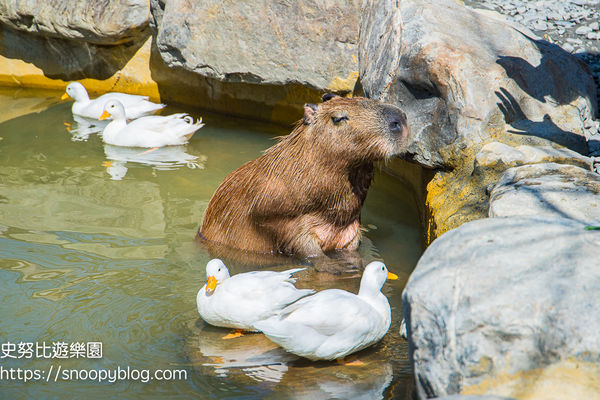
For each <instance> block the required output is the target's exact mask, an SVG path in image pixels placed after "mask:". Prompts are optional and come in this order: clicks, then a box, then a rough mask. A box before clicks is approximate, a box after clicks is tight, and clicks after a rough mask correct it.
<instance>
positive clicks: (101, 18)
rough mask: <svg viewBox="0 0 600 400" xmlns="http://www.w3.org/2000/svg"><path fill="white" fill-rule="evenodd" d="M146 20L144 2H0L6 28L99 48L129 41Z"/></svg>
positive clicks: (148, 11)
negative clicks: (76, 41) (95, 45)
mask: <svg viewBox="0 0 600 400" xmlns="http://www.w3.org/2000/svg"><path fill="white" fill-rule="evenodd" d="M149 17H150V5H149V3H148V0H119V1H90V0H46V1H43V2H42V1H38V0H24V1H23V0H22V1H2V2H0V22H1V23H2V24H4V25H6V26H8V27H10V28H13V29H16V30H19V31H22V32H27V33H33V34H36V35H42V36H46V37H54V38H60V39H75V40H81V41H85V42H89V43H95V44H102V45H107V44H121V43H125V42H130V41H133V40H134V39H136V36H138V35H140V32H141V31H143V30H144V29H146V28H147V26H148V19H149ZM146 36H147V35H146ZM137 39H138V40H139V38H137Z"/></svg>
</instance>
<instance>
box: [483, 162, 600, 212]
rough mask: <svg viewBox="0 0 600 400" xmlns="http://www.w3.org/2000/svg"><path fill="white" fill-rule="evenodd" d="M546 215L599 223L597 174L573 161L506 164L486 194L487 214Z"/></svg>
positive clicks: (599, 206) (598, 184) (599, 179)
mask: <svg viewBox="0 0 600 400" xmlns="http://www.w3.org/2000/svg"><path fill="white" fill-rule="evenodd" d="M528 215H546V216H549V217H552V216H554V217H564V218H571V219H574V220H577V221H579V222H582V223H588V224H600V176H599V175H598V174H596V173H593V172H590V171H589V170H585V169H583V168H579V167H576V166H573V165H560V164H556V163H542V164H535V165H524V166H521V167H515V168H510V169H509V170H507V171H506V172H505V173H504V175H502V178H501V179H500V180H499V181H498V183H497V184H496V186H495V187H494V189H493V190H492V192H491V195H490V209H489V216H490V217H513V216H528Z"/></svg>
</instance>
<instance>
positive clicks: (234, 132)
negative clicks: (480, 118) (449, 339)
mask: <svg viewBox="0 0 600 400" xmlns="http://www.w3.org/2000/svg"><path fill="white" fill-rule="evenodd" d="M59 96H60V93H56V92H47V93H46V92H39V91H38V92H31V91H26V90H12V89H10V90H9V89H2V90H0V109H2V113H1V114H0V301H1V302H0V343H1V344H2V351H1V352H0V356H1V357H2V358H0V367H1V368H0V373H2V374H3V375H2V377H1V378H2V379H1V380H0V398H11V399H19V398H47V399H53V398H56V399H62V398H89V399H95V398H101V397H102V398H104V397H106V396H109V397H115V396H116V397H119V398H124V399H138V398H144V399H149V398H163V397H165V396H167V395H168V396H169V398H192V397H193V398H201V399H204V398H207V399H209V398H210V399H215V398H216V399H224V398H237V399H262V398H269V399H291V398H294V399H303V398H309V399H321V398H327V399H329V398H339V399H353V398H364V399H376V398H405V397H406V393H407V391H409V390H410V387H411V386H412V383H411V381H412V377H411V376H410V372H409V363H408V359H407V348H406V342H405V341H403V340H402V339H401V338H400V337H399V334H398V328H399V323H400V321H401V318H402V314H401V312H402V311H401V292H402V289H403V287H404V284H405V282H406V280H407V278H408V275H409V274H410V272H411V271H412V269H413V268H414V266H415V264H416V262H417V259H418V257H419V256H420V254H421V253H422V251H423V246H422V243H421V233H420V228H419V221H418V215H417V210H416V208H415V204H414V200H413V198H412V196H411V194H410V193H409V191H408V189H407V188H406V187H404V186H403V185H402V184H400V183H398V182H397V181H395V180H393V179H391V178H390V177H388V176H387V175H384V174H378V175H377V177H376V180H375V183H374V185H373V187H372V189H371V191H370V192H369V196H368V198H367V203H366V206H365V208H364V211H363V221H362V222H363V226H364V227H365V229H366V233H365V240H364V241H363V243H362V245H361V250H360V251H361V255H362V256H363V258H364V259H365V262H368V261H370V260H373V259H380V260H383V261H384V262H385V263H386V264H387V266H388V267H389V269H390V270H391V271H393V272H395V273H396V274H398V275H399V277H400V279H399V280H397V281H393V282H388V283H387V284H386V285H385V287H384V293H385V294H386V295H387V297H388V298H389V300H390V303H391V305H392V314H393V321H392V327H391V329H390V331H389V332H388V334H387V335H386V337H385V338H384V339H383V340H382V341H381V342H380V343H379V344H378V345H376V346H374V347H372V348H371V349H367V350H365V351H363V352H361V353H359V358H360V359H361V360H362V361H363V362H364V363H365V365H364V366H341V365H337V364H335V363H328V362H322V363H312V362H308V361H305V360H297V359H296V358H295V357H293V356H291V355H289V354H287V353H285V352H283V351H281V350H280V349H278V348H277V347H276V346H275V345H273V344H272V343H271V342H269V341H268V340H267V339H265V338H264V336H262V335H260V334H251V335H247V336H244V337H242V338H238V339H233V340H226V341H224V340H222V339H221V337H222V336H224V335H225V334H226V333H228V332H227V331H226V330H223V329H218V328H213V327H210V326H207V325H206V324H205V323H204V322H203V321H202V320H201V319H200V318H199V316H198V314H197V311H196V304H195V297H196V293H197V291H198V289H199V288H200V287H201V286H202V285H203V284H204V283H205V282H206V277H205V270H204V268H205V265H206V262H207V261H208V260H209V259H210V256H209V255H208V254H207V252H206V251H205V250H203V249H202V248H199V247H198V246H196V244H195V243H194V241H193V238H194V235H195V233H196V230H197V229H198V226H199V223H200V221H201V219H202V214H203V212H204V210H205V208H206V205H207V204H208V201H209V199H210V196H211V195H212V193H213V192H214V190H215V189H216V188H217V186H218V184H219V183H220V182H221V180H222V179H223V178H224V177H225V176H226V175H227V174H228V173H230V172H231V171H232V170H234V169H235V168H237V167H238V166H240V165H242V164H243V163H244V162H246V161H248V160H250V159H252V158H255V157H257V156H258V155H259V154H260V152H261V151H262V150H264V149H266V148H267V147H269V146H270V145H271V144H273V142H274V140H273V138H274V136H275V135H281V134H285V133H287V132H286V131H285V130H281V129H279V128H275V127H271V126H265V125H260V124H257V123H254V122H249V121H244V120H235V119H232V118H226V117H223V116H215V115H203V117H204V120H205V122H206V127H204V128H203V129H201V130H200V131H199V132H198V133H197V134H196V135H195V136H194V137H193V138H192V140H191V142H190V143H189V144H188V145H187V146H185V147H174V148H167V149H161V150H158V151H156V152H152V153H146V154H143V150H140V149H127V148H117V147H111V146H105V145H104V144H103V143H102V141H101V140H100V138H99V136H98V135H97V134H96V133H91V134H89V135H88V131H87V130H86V129H87V127H86V126H84V124H81V123H80V124H78V123H77V122H76V121H74V120H73V116H72V115H71V111H70V103H60V102H59V101H58V98H59ZM175 111H181V110H179V109H174V108H170V109H167V110H166V112H167V113H170V112H175ZM194 116H195V117H197V116H198V115H194ZM66 124H67V125H66ZM67 128H69V129H70V130H67ZM293 264H294V262H293V261H289V262H287V263H283V264H280V265H276V266H274V267H270V268H272V269H276V270H283V269H286V268H290V267H291V266H292V265H293ZM258 268H261V266H259V265H256V266H253V267H250V268H249V267H240V266H235V265H232V266H231V269H232V272H233V273H239V272H243V271H245V270H250V269H258ZM298 278H299V279H298V285H299V286H302V287H313V288H315V289H325V288H330V287H336V288H343V289H347V290H351V291H356V290H357V289H358V284H359V279H360V277H359V276H357V275H348V276H332V275H327V274H321V273H317V272H314V271H311V270H307V271H304V272H302V273H300V274H298ZM89 342H90V343H91V342H101V343H102V358H87V355H88V354H87V353H82V354H80V353H78V352H77V344H78V343H83V344H84V345H86V346H87V344H88V343H89ZM20 343H22V344H21V346H19V344H20ZM28 343H32V344H33V352H30V351H28V346H29V345H28ZM44 344H45V345H46V346H47V348H46V349H45V348H44ZM36 345H37V347H38V349H36ZM72 345H73V346H72ZM13 346H14V347H13ZM19 347H20V348H19ZM29 350H31V349H29ZM36 350H38V353H39V354H36ZM53 350H54V351H55V353H54V354H52V351H53ZM86 350H87V349H86ZM78 354H79V357H76V356H77V355H78ZM84 354H85V356H84ZM90 355H93V354H92V353H91V354H90ZM44 356H50V358H45V357H44ZM12 357H20V358H16V359H14V358H12ZM10 368H13V369H14V371H15V372H14V373H13V376H8V375H7V374H8V373H7V372H2V371H3V370H4V371H7V370H9V369H10ZM18 368H20V369H21V370H22V371H23V372H22V373H21V374H22V375H21V378H19V376H17V372H16V371H17V369H18ZM58 368H60V369H61V373H60V375H59V376H58V378H57V379H56V382H55V381H54V380H55V378H56V371H57V370H58ZM119 368H120V369H121V370H127V368H129V370H130V375H129V376H128V377H126V378H125V379H123V380H117V381H115V382H108V381H104V382H97V381H91V380H89V379H88V380H83V381H82V380H76V379H75V378H74V375H70V376H66V375H64V371H65V370H67V371H69V370H75V371H81V370H86V371H90V370H95V371H98V370H118V369H119ZM51 369H52V372H50V370H51ZM25 370H27V371H35V370H37V372H38V374H39V375H38V377H39V379H38V380H30V381H28V382H23V380H24V379H23V377H24V375H23V374H24V373H25ZM133 370H150V375H149V376H150V378H152V377H153V372H154V371H155V370H169V371H174V370H182V371H184V372H183V373H182V374H183V375H182V376H180V377H179V378H177V377H175V379H173V380H169V381H159V380H157V379H149V380H148V382H145V383H144V382H141V381H140V380H145V379H144V375H143V373H142V375H139V376H138V378H139V379H133V378H135V376H137V375H135V373H134V372H132V371H133ZM88 373H89V372H88ZM69 374H73V372H69ZM168 374H169V373H167V375H168ZM134 375H135V376H134ZM80 376H84V375H83V374H81V375H80ZM89 376H91V377H95V376H96V373H95V372H91V373H89ZM89 376H88V378H89ZM122 376H124V375H123V373H121V377H122ZM65 377H66V378H67V379H64V378H65ZM46 379H47V380H48V381H46Z"/></svg>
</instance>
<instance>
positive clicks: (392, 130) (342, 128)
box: [302, 94, 409, 161]
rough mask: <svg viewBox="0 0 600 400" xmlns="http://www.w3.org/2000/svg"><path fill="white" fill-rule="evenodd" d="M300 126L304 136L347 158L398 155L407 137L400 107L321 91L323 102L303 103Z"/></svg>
mask: <svg viewBox="0 0 600 400" xmlns="http://www.w3.org/2000/svg"><path fill="white" fill-rule="evenodd" d="M302 125H303V126H302V127H303V128H304V130H305V131H306V132H305V135H307V138H310V139H312V140H313V141H314V142H316V143H320V144H322V145H323V149H324V150H325V151H328V152H332V153H335V154H337V155H339V156H341V157H345V158H347V159H360V160H369V161H375V160H382V159H386V158H389V157H391V156H393V155H397V154H400V153H401V152H402V151H403V149H404V148H405V147H406V145H407V144H408V139H409V130H408V125H407V121H406V114H404V112H403V111H402V110H401V109H399V108H398V107H396V106H393V105H389V104H383V103H380V102H378V101H375V100H371V99H367V98H364V97H355V98H343V97H339V96H335V95H331V94H325V95H324V96H323V103H321V104H319V105H316V104H306V105H305V106H304V118H303V120H302Z"/></svg>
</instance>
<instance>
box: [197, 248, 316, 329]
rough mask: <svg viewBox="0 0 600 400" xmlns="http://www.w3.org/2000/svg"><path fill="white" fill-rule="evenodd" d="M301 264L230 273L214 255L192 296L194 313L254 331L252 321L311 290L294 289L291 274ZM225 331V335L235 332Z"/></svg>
mask: <svg viewBox="0 0 600 400" xmlns="http://www.w3.org/2000/svg"><path fill="white" fill-rule="evenodd" d="M302 270H304V268H296V269H289V270H287V271H283V272H275V271H252V272H246V273H242V274H237V275H234V276H230V275H229V270H228V269H227V267H226V266H225V264H224V263H223V261H221V260H219V259H218V258H215V259H213V260H210V261H209V262H208V264H206V276H207V278H208V282H207V283H206V285H204V286H203V287H202V289H200V291H199V292H198V295H197V296H196V304H197V305H198V313H200V316H201V317H202V319H204V320H205V321H206V322H208V323H209V324H211V325H215V326H220V327H225V328H236V329H238V330H246V331H256V329H255V328H254V327H253V324H254V323H255V322H257V321H260V320H263V319H266V318H269V317H271V316H273V315H275V314H277V313H278V312H279V311H281V310H282V309H283V308H284V307H286V306H287V305H289V304H291V303H293V302H295V301H297V300H298V299H300V298H302V297H304V296H308V295H310V294H313V293H314V292H315V291H314V290H311V289H296V287H295V286H294V283H295V282H296V280H295V279H294V278H292V274H294V273H296V272H298V271H302ZM240 334H241V332H239V331H238V333H237V335H228V336H226V337H225V338H230V337H235V336H239V335H240Z"/></svg>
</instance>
